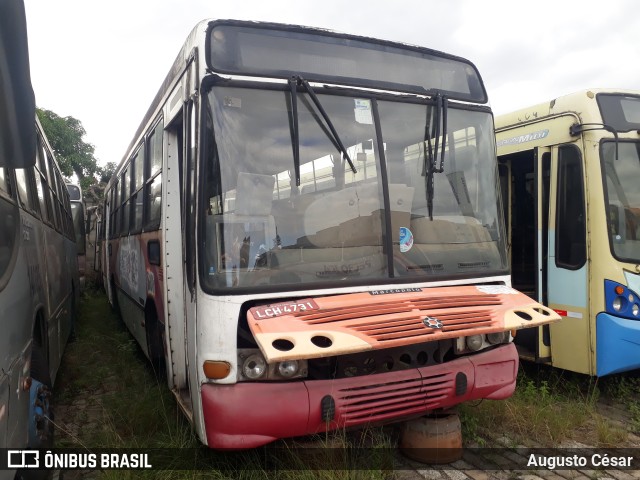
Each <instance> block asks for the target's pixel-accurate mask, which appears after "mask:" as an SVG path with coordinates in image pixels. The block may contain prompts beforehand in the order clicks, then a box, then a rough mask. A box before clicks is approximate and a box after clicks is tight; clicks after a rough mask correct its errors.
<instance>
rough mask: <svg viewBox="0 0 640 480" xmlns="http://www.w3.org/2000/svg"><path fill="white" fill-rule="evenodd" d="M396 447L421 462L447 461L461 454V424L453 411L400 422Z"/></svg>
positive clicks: (458, 457)
mask: <svg viewBox="0 0 640 480" xmlns="http://www.w3.org/2000/svg"><path fill="white" fill-rule="evenodd" d="M400 451H401V452H402V453H403V454H404V455H406V456H407V457H409V458H411V459H412V460H417V461H418V462H422V463H429V464H437V463H451V462H455V461H456V460H460V458H462V428H461V425H460V418H459V417H458V414H456V413H448V414H441V415H429V416H425V417H420V418H417V419H415V420H409V421H407V422H405V423H404V424H403V425H402V429H401V432H400Z"/></svg>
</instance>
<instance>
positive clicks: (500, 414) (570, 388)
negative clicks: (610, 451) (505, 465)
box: [460, 362, 640, 447]
mask: <svg viewBox="0 0 640 480" xmlns="http://www.w3.org/2000/svg"><path fill="white" fill-rule="evenodd" d="M636 380H637V379H634V378H629V377H625V376H612V377H605V378H602V379H596V378H592V377H589V376H586V375H580V374H574V373H571V372H567V371H563V370H559V369H553V368H550V367H545V366H535V365H531V364H527V363H524V362H523V363H521V366H520V372H519V375H518V381H517V386H516V391H515V393H514V395H513V396H512V397H511V398H509V399H507V400H504V401H484V402H480V403H477V404H465V405H462V406H461V407H460V413H461V420H462V423H463V438H464V439H465V440H466V443H467V444H472V445H479V446H490V445H487V436H488V432H492V431H493V429H494V428H495V426H496V425H500V426H501V429H502V430H503V432H504V435H503V436H504V437H507V438H509V439H510V441H511V443H513V444H514V445H525V446H535V445H540V446H545V447H546V446H554V445H558V444H560V442H563V441H577V442H580V443H585V444H588V445H592V446H598V447H613V446H620V445H621V444H622V443H623V442H624V441H626V439H627V436H628V430H631V431H634V430H635V431H637V430H636V429H639V428H640V403H638V401H637V400H636V399H637V398H639V397H640V395H639V393H640V382H638V381H636ZM601 398H605V399H606V400H607V401H608V402H614V403H619V404H623V405H625V406H626V408H629V409H630V411H631V413H632V419H631V426H630V428H629V429H625V428H624V427H621V426H619V425H617V424H615V422H613V421H612V420H611V419H609V418H607V417H606V416H603V415H602V414H600V413H599V408H598V402H599V400H600V399H601Z"/></svg>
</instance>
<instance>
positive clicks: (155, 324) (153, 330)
mask: <svg viewBox="0 0 640 480" xmlns="http://www.w3.org/2000/svg"><path fill="white" fill-rule="evenodd" d="M144 317H145V318H144V323H145V326H146V332H147V351H148V352H149V360H150V361H151V367H152V368H153V373H154V374H155V376H156V378H157V379H159V380H164V379H165V377H166V375H167V366H166V362H165V357H164V335H163V330H162V329H161V328H160V322H159V321H158V314H157V313H156V309H155V307H154V306H153V304H152V303H150V302H149V303H147V306H146V307H145V309H144Z"/></svg>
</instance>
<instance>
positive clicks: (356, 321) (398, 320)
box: [295, 295, 501, 342]
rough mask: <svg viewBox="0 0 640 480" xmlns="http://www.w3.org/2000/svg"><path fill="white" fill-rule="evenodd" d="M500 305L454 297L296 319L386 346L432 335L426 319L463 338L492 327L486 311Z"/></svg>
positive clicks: (488, 298) (487, 298)
mask: <svg viewBox="0 0 640 480" xmlns="http://www.w3.org/2000/svg"><path fill="white" fill-rule="evenodd" d="M500 304H501V302H500V299H499V297H498V296H496V295H482V296H478V295H474V296H451V297H447V298H427V299H421V300H416V301H402V302H387V303H382V304H375V305H367V306H354V307H343V308H335V309H323V310H319V311H317V310H316V311H314V312H313V313H297V314H296V315H295V316H296V317H297V318H298V319H299V320H302V321H304V322H305V323H306V324H308V325H314V326H319V325H328V324H331V325H332V326H336V327H347V328H350V329H352V330H355V331H357V332H360V333H363V334H365V335H368V336H369V337H371V338H372V339H375V340H377V341H379V342H384V341H390V340H397V339H403V338H409V337H422V336H428V335H431V334H432V333H434V332H435V331H436V329H434V328H428V327H426V326H425V323H424V319H425V318H427V317H433V318H437V319H438V321H439V322H440V323H441V327H440V328H439V330H440V331H442V332H450V331H460V333H461V334H464V330H469V329H474V328H477V327H484V326H490V325H491V323H492V316H491V310H490V308H487V307H492V306H499V305H500ZM483 307H484V308H483Z"/></svg>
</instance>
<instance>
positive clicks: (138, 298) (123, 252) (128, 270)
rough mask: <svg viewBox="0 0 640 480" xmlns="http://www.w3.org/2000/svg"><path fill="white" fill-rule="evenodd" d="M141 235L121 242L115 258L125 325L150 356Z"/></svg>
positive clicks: (119, 296)
mask: <svg viewBox="0 0 640 480" xmlns="http://www.w3.org/2000/svg"><path fill="white" fill-rule="evenodd" d="M141 244H142V241H141V238H140V236H139V235H129V236H126V237H121V238H120V245H119V248H118V250H117V253H116V255H115V257H116V265H115V275H116V278H117V284H118V289H117V295H118V305H119V307H120V313H121V315H122V319H123V320H124V323H125V324H126V325H127V327H129V330H130V331H131V333H132V334H133V336H134V337H135V339H136V340H137V341H138V343H139V344H140V346H141V347H142V350H143V351H144V352H145V353H146V354H147V355H148V348H147V336H146V331H145V323H144V305H145V303H146V296H147V281H146V280H147V275H146V272H145V256H144V254H143V251H142V245H141Z"/></svg>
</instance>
